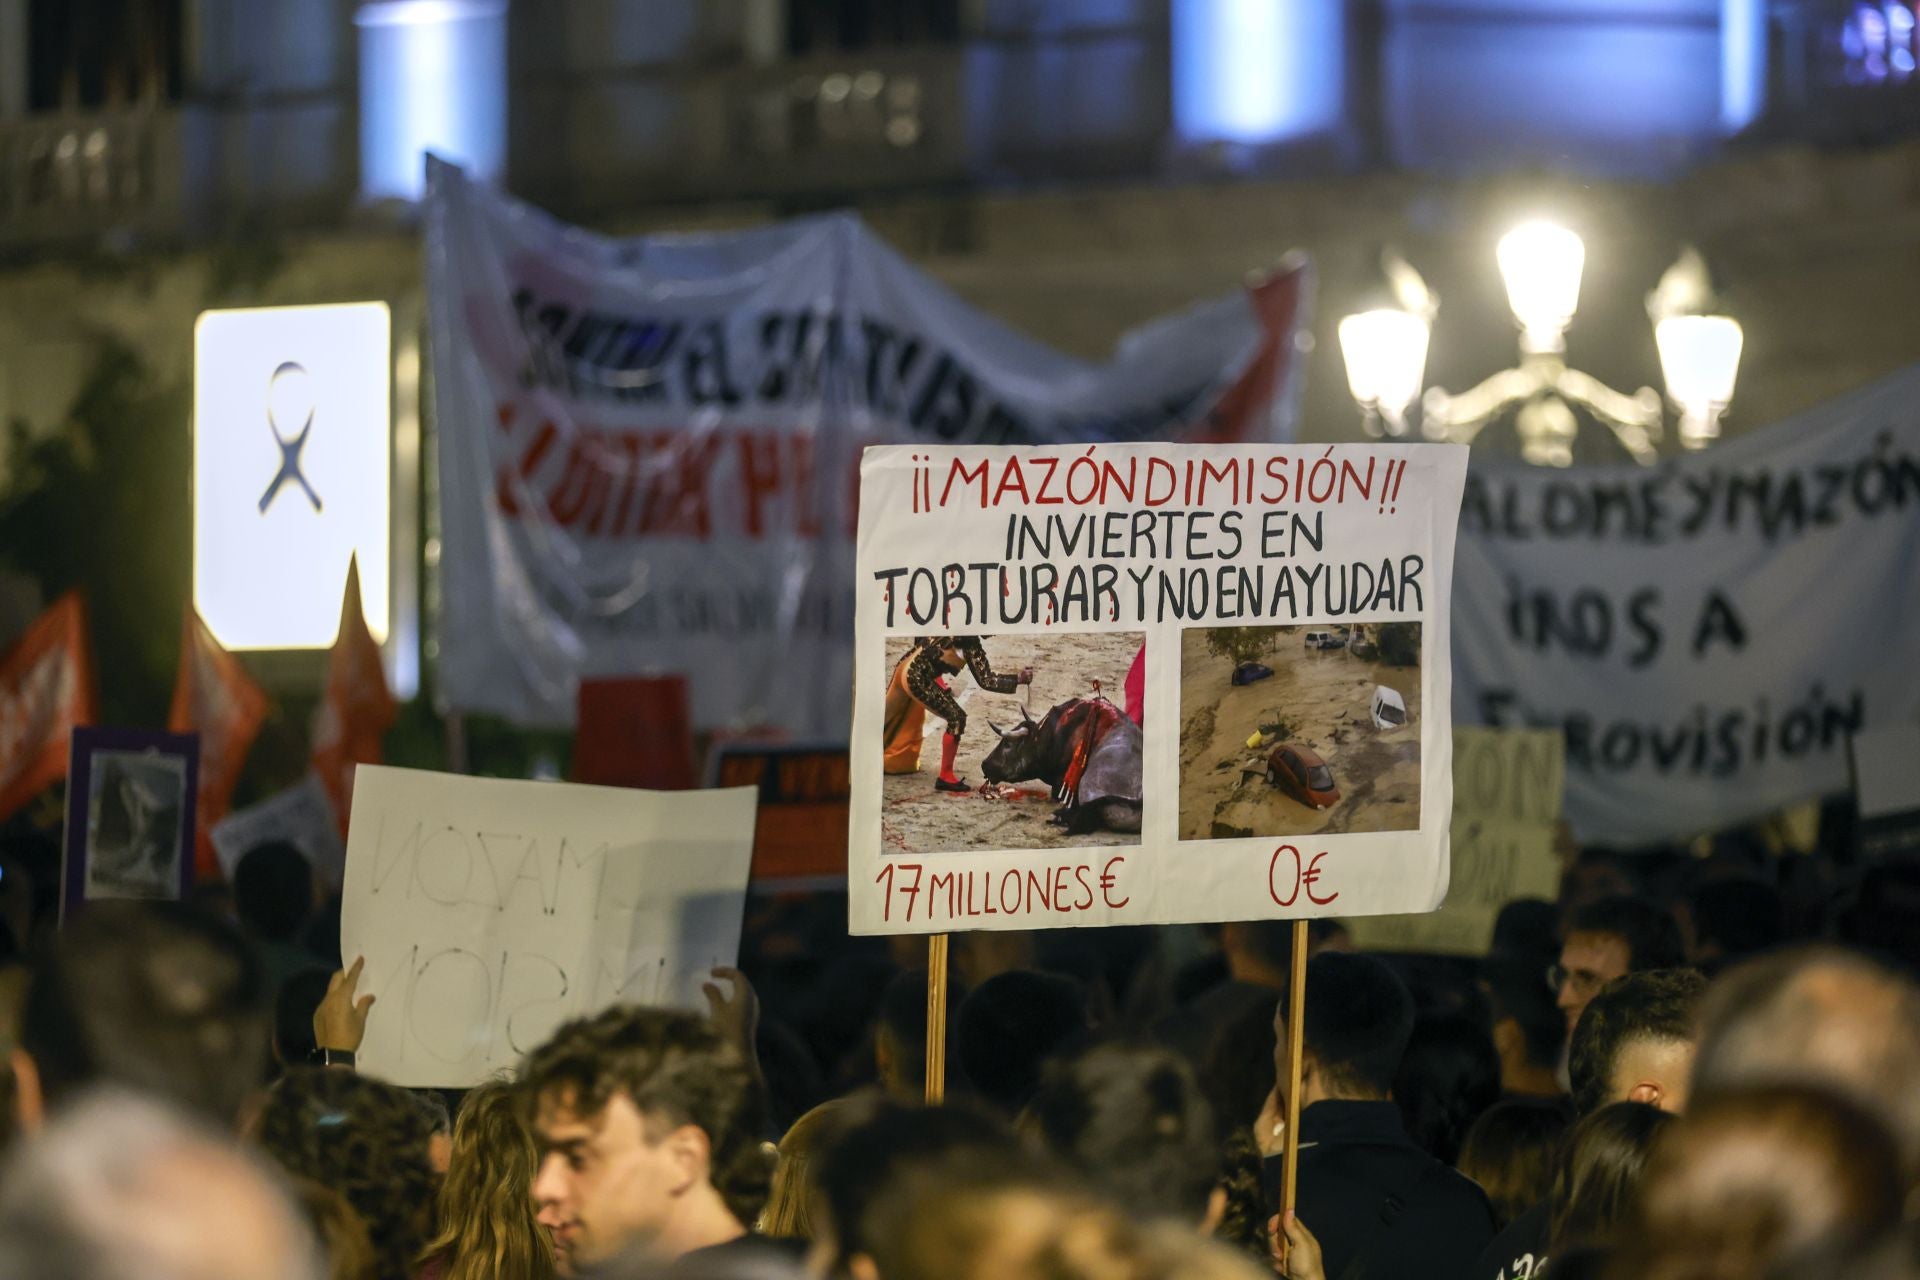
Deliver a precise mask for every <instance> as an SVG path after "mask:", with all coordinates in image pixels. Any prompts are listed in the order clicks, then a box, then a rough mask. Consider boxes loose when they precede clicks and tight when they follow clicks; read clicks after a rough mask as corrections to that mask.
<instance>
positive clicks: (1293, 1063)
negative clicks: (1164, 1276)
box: [1280, 920, 1307, 1240]
mask: <svg viewBox="0 0 1920 1280" xmlns="http://www.w3.org/2000/svg"><path fill="white" fill-rule="evenodd" d="M1306 1007H1307V922H1306V921H1305V920H1295V921H1294V922H1293V964H1292V966H1291V968H1290V970H1289V972H1288V974H1287V1079H1286V1086H1287V1131H1286V1134H1285V1137H1284V1141H1283V1146H1282V1148H1281V1156H1280V1212H1281V1213H1282V1214H1283V1215H1284V1214H1287V1213H1291V1212H1292V1211H1293V1207H1294V1203H1295V1199H1296V1196H1295V1192H1297V1191H1298V1190H1299V1184H1300V1058H1301V1054H1302V1052H1303V1051H1304V1050H1305V1047H1306V1018H1305V1017H1304V1016H1303V1014H1304V1011H1305V1009H1306ZM1282 1239H1283V1240H1284V1237H1282Z"/></svg>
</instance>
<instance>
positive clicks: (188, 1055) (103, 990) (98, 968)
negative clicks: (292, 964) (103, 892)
mask: <svg viewBox="0 0 1920 1280" xmlns="http://www.w3.org/2000/svg"><path fill="white" fill-rule="evenodd" d="M269 996H270V993H269V992H268V991H267V983H266V976H265V972H264V969H263V967H262V966H261V964H260V962H259V961H258V959H256V958H255V956H254V954H253V952H252V950H251V949H250V948H249V947H248V946H247V943H246V940H245V939H243V938H242V937H241V936H240V935H239V934H238V933H237V932H235V931H234V929H233V928H232V927H231V926H230V925H227V924H225V923H223V922H221V921H218V920H215V919H213V918H212V917H210V916H206V915H203V914H201V913H200V912H197V911H195V910H193V909H192V908H190V907H185V906H181V905H179V904H177V903H162V902H156V903H145V902H140V903H136V902H100V903H93V904H89V905H88V907H87V908H86V909H85V910H84V911H82V912H81V913H80V914H79V915H78V916H77V917H76V918H75V919H73V920H72V921H71V922H69V923H68V924H67V926H66V927H65V928H64V929H62V930H61V931H60V934H59V936H58V938H57V940H56V941H55V943H54V945H53V947H52V949H51V951H50V952H49V954H48V955H47V957H46V958H45V959H44V960H43V961H42V962H41V964H40V966H39V968H37V969H36V970H35V971H34V975H33V979H32V981H31V982H30V983H29V984H28V988H27V995H26V1002H25V1005H24V1007H23V1008H22V1010H21V1016H20V1049H21V1051H22V1052H24V1053H25V1055H26V1056H27V1057H28V1058H29V1059H31V1062H29V1063H18V1062H16V1068H17V1069H16V1072H15V1076H16V1087H17V1088H18V1090H19V1094H20V1101H19V1106H20V1110H21V1112H22V1114H23V1115H26V1116H28V1117H29V1119H32V1118H36V1117H38V1116H39V1115H41V1114H44V1113H45V1112H46V1111H49V1110H54V1109H57V1108H58V1107H60V1106H61V1105H63V1104H64V1103H65V1102H66V1101H67V1100H68V1099H70V1098H72V1097H74V1096H77V1095H78V1094H79V1093H80V1092H81V1091H82V1090H84V1089H86V1088H88V1087H89V1086H92V1085H96V1084H111V1085H113V1086H116V1087H118V1088H123V1089H129V1090H133V1091H135V1092H139V1093H145V1094H150V1095H152V1096H154V1097H157V1098H160V1099H162V1100H164V1101H166V1102H169V1103H172V1104H174V1105H176V1106H179V1107H182V1108H184V1109H186V1110H187V1111H189V1112H192V1113H194V1114H196V1115H199V1116H203V1117H205V1118H206V1119H208V1120H209V1121H211V1122H212V1123H214V1124H216V1125H219V1126H222V1127H232V1126H233V1125H234V1124H236V1123H237V1122H238V1119H239V1115H240V1109H241V1104H242V1103H243V1102H244V1101H245V1100H246V1098H247V1095H248V1094H249V1093H251V1092H252V1091H254V1090H255V1089H257V1088H258V1087H259V1086H260V1084H261V1082H262V1081H263V1080H264V1078H265V1076H266V1067H267V1057H268V1052H269V1041H270V1029H269V1016H268V1000H269ZM30 1095H31V1096H30Z"/></svg>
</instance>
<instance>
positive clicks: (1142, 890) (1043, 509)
mask: <svg viewBox="0 0 1920 1280" xmlns="http://www.w3.org/2000/svg"><path fill="white" fill-rule="evenodd" d="M1466 467H1467V451H1466V449H1465V448H1463V447H1459V446H1451V445H1444V446H1443V445H1429V446H1417V447H1411V448H1409V447H1381V446H1361V445H1341V446H1332V447H1327V448H1324V449H1304V448H1299V447H1285V446H1274V445H1264V446H1256V445H1167V444H1160V445H1141V444H1133V445H1127V444H1121V445H1099V446H1091V447H1090V446H1072V447H1058V446H1053V447H1041V448H991V447H983V446H971V447H929V446H921V447H915V446H890V447H882V448H874V449H869V450H868V451H867V453H866V459H865V462H864V464H863V466H862V468H861V473H862V474H861V480H862V483H861V492H860V534H859V564H858V572H857V574H856V577H855V584H854V591H855V618H856V635H855V671H856V674H857V680H856V683H855V686H854V721H853V744H852V754H851V771H852V802H851V812H850V818H849V841H848V846H849V847H848V857H847V863H848V891H849V895H850V903H849V921H850V927H851V928H852V930H853V931H854V932H856V933H935V932H945V931H947V930H951V929H1016V928H1034V927H1049V926H1057V925H1118V924H1157V923H1166V922H1173V921H1212V920H1244V919H1257V918H1269V917H1294V916H1310V915H1339V916H1348V915H1367V914H1375V913H1387V912H1393V913H1405V912H1418V911H1430V910H1432V909H1433V908H1434V907H1435V906H1437V905H1438V904H1439V903H1440V901H1441V899H1442V898H1443V897H1444V896H1445V894H1446V889H1447V881H1448V821H1449V817H1450V814H1451V806H1452V775H1451V764H1452V739H1451V733H1450V720H1449V717H1448V707H1449V706H1450V701H1451V672H1450V667H1449V655H1450V648H1449V643H1448V629H1449V614H1448V609H1449V605H1450V595H1451V577H1452V570H1453V543H1454V533H1455V526H1456V521H1457V518H1458V514H1459V508H1460V494H1461V489H1462V486H1463V484H1464V481H1465V476H1466ZM1143 655H1144V656H1143ZM1136 661H1137V662H1139V664H1140V666H1141V668H1142V669H1143V671H1144V677H1145V678H1144V686H1145V700H1144V705H1143V708H1142V712H1141V715H1140V718H1139V720H1138V722H1136V721H1135V719H1134V718H1133V717H1132V716H1130V715H1129V714H1127V712H1126V711H1125V710H1124V709H1123V707H1122V706H1121V705H1120V703H1121V701H1123V700H1124V698H1125V694H1124V692H1123V690H1124V688H1125V685H1126V683H1127V681H1128V679H1129V675H1130V673H1131V672H1133V670H1134V669H1135V664H1136Z"/></svg>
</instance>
